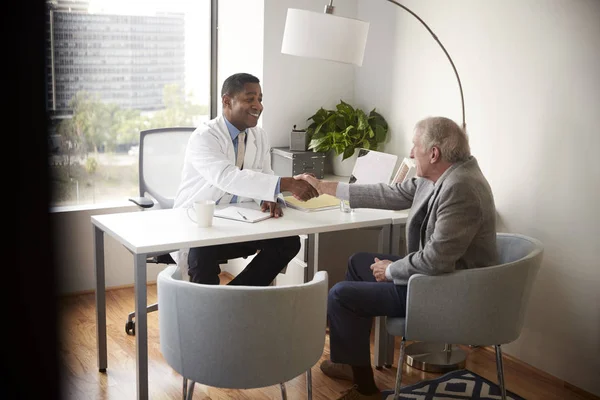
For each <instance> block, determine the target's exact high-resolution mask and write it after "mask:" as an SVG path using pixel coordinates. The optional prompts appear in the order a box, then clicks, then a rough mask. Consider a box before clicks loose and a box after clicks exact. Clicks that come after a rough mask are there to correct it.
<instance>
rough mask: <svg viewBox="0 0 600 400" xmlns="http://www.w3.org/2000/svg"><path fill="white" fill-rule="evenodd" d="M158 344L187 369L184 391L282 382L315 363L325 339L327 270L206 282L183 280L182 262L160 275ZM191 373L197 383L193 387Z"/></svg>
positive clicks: (309, 388)
mask: <svg viewBox="0 0 600 400" xmlns="http://www.w3.org/2000/svg"><path fill="white" fill-rule="evenodd" d="M157 285H158V304H159V326H160V349H161V352H162V354H163V356H164V357H165V359H166V361H167V363H168V364H169V365H170V366H171V367H172V368H173V369H174V370H175V371H177V372H178V373H180V374H181V375H182V376H183V398H184V399H186V398H188V399H191V398H192V394H193V390H194V383H195V382H198V383H201V384H204V385H208V386H215V387H220V388H230V389H250V388H258V387H265V386H270V385H274V384H280V387H281V393H282V397H283V398H284V399H285V398H287V397H286V391H285V385H284V382H286V381H288V380H290V379H292V378H294V377H296V376H298V375H300V374H302V373H303V372H306V374H307V391H308V398H309V399H310V398H312V384H311V374H310V369H311V367H312V366H313V365H315V363H316V362H317V361H318V360H319V358H320V357H321V355H322V353H323V348H324V345H325V326H326V319H327V288H328V286H327V272H325V271H320V272H317V273H316V274H315V276H314V278H313V280H312V281H310V282H307V283H303V284H300V285H291V286H267V287H249V286H229V285H201V284H196V283H191V282H188V281H183V280H182V279H181V272H180V270H179V269H178V268H177V267H176V266H170V267H167V268H166V269H165V270H163V271H161V273H160V274H159V276H158V283H157ZM188 380H191V383H190V385H189V387H188V382H187V381H188Z"/></svg>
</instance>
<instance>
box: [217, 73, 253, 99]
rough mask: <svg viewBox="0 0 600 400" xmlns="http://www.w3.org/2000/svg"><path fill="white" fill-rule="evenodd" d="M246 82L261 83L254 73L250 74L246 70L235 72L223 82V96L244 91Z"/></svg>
mask: <svg viewBox="0 0 600 400" xmlns="http://www.w3.org/2000/svg"><path fill="white" fill-rule="evenodd" d="M246 83H260V80H259V79H258V78H257V77H255V76H254V75H250V74H247V73H245V72H240V73H238V74H233V75H231V76H230V77H229V78H227V79H225V82H223V87H222V88H221V97H223V96H225V95H229V96H233V95H235V94H237V93H239V92H241V91H243V90H244V85H245V84H246Z"/></svg>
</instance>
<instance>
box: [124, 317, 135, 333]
mask: <svg viewBox="0 0 600 400" xmlns="http://www.w3.org/2000/svg"><path fill="white" fill-rule="evenodd" d="M125 333H127V334H128V335H129V336H135V321H127V323H125Z"/></svg>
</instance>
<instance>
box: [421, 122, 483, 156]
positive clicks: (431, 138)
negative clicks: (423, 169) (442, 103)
mask: <svg viewBox="0 0 600 400" xmlns="http://www.w3.org/2000/svg"><path fill="white" fill-rule="evenodd" d="M415 133H417V134H419V135H420V136H421V146H422V147H423V149H424V150H425V151H429V150H431V148H432V147H434V146H435V147H437V148H438V149H440V153H441V158H442V160H444V161H446V162H449V163H456V162H460V161H466V160H467V159H468V158H469V157H470V156H471V147H470V146H469V138H468V137H467V133H466V132H465V131H464V129H462V128H461V127H460V126H458V124H457V123H456V122H454V121H452V120H451V119H449V118H445V117H428V118H425V119H422V120H421V121H419V122H417V125H415Z"/></svg>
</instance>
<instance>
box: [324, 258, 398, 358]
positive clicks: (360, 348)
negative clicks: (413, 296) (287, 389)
mask: <svg viewBox="0 0 600 400" xmlns="http://www.w3.org/2000/svg"><path fill="white" fill-rule="evenodd" d="M375 257H377V258H379V259H380V260H391V261H396V260H398V259H399V258H400V257H398V256H392V255H389V254H377V253H356V254H354V255H352V256H351V257H350V258H349V260H348V270H347V271H346V280H345V281H342V282H338V283H336V284H335V285H334V286H333V287H332V288H331V289H330V290H329V297H328V300H327V318H328V320H329V342H330V343H329V345H330V350H331V361H333V362H335V363H343V364H350V365H354V366H370V365H371V351H370V349H371V347H370V343H371V341H370V337H371V327H372V325H373V317H378V316H388V317H404V316H405V313H406V292H407V287H406V285H395V284H394V283H393V282H377V281H376V280H375V277H374V276H373V271H371V264H373V263H374V262H375Z"/></svg>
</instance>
